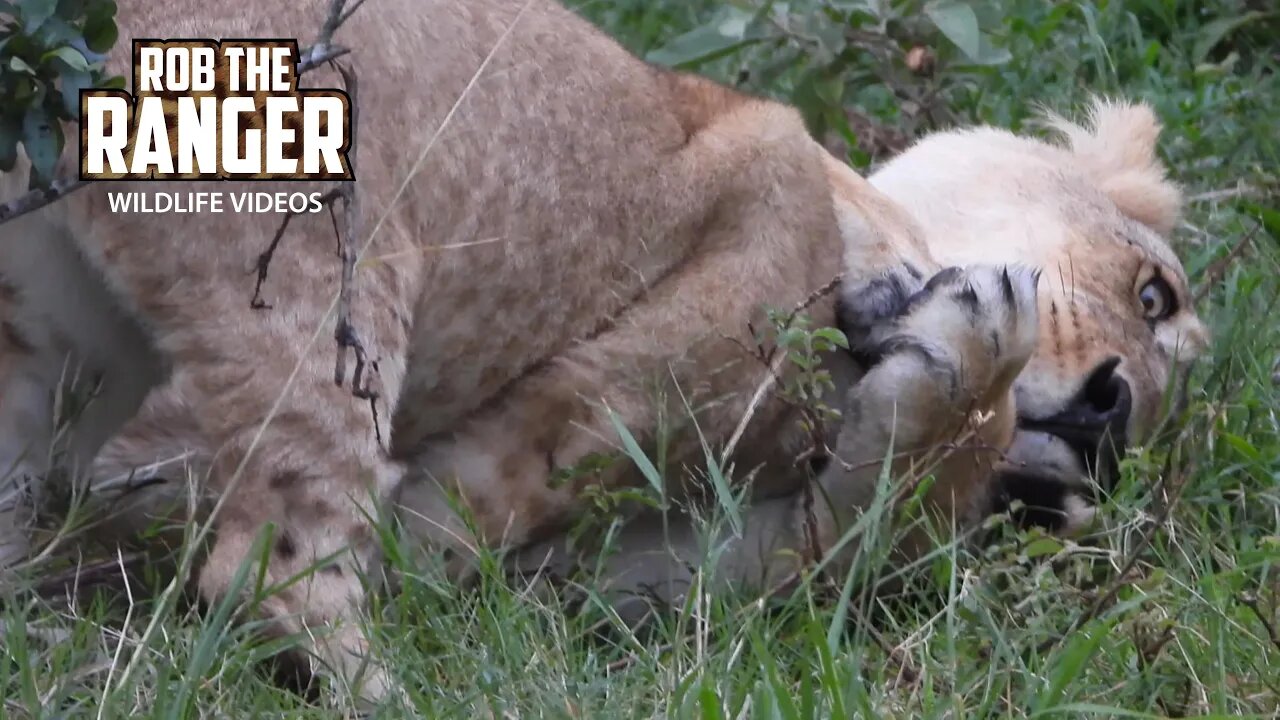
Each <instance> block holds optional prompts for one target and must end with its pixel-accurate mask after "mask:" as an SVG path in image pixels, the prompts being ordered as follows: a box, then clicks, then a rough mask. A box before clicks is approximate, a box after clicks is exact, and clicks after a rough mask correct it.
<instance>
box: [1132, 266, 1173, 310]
mask: <svg viewBox="0 0 1280 720" xmlns="http://www.w3.org/2000/svg"><path fill="white" fill-rule="evenodd" d="M1138 300H1140V301H1141V302H1142V314H1143V316H1144V317H1146V318H1147V319H1148V320H1163V319H1164V318H1167V317H1169V316H1170V315H1172V314H1173V310H1174V302H1175V300H1174V297H1173V288H1171V287H1169V283H1167V282H1165V281H1164V278H1162V277H1158V276H1157V277H1154V278H1151V280H1150V281H1148V282H1147V284H1146V285H1143V286H1142V289H1141V290H1139V291H1138Z"/></svg>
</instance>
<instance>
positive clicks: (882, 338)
mask: <svg viewBox="0 0 1280 720" xmlns="http://www.w3.org/2000/svg"><path fill="white" fill-rule="evenodd" d="M915 276H916V273H915V271H914V268H911V267H910V266H902V268H901V269H900V270H897V271H894V272H891V273H887V274H886V275H885V276H884V277H882V278H877V279H876V280H874V281H872V282H871V283H868V284H867V285H865V286H863V287H862V288H861V289H859V290H857V291H854V292H850V293H846V294H845V295H844V297H843V298H842V302H841V313H842V314H841V324H842V327H843V328H845V332H846V335H850V347H851V348H852V349H853V350H854V352H855V353H858V354H860V355H861V356H862V357H863V358H864V359H866V360H867V361H868V364H871V365H874V364H877V363H879V362H881V361H883V360H884V359H885V358H886V357H888V356H891V355H897V354H901V353H904V352H909V353H912V354H914V355H916V356H917V357H918V358H919V359H920V360H921V361H923V367H925V368H927V370H928V371H929V374H930V375H931V376H932V377H945V378H947V379H948V381H949V383H948V384H949V386H950V392H949V393H948V394H949V395H950V399H952V400H955V401H957V402H961V401H972V400H974V399H989V396H990V395H991V394H992V393H993V392H1000V391H1004V390H1007V389H1008V388H1009V387H1010V385H1011V384H1012V382H1013V379H1014V378H1015V377H1017V375H1018V373H1019V372H1021V371H1022V368H1023V367H1024V366H1025V365H1026V363H1027V361H1028V360H1029V359H1030V357H1031V354H1032V353H1033V352H1034V350H1035V347H1036V341H1037V337H1038V332H1039V314H1038V308H1037V302H1036V287H1037V285H1038V283H1039V278H1040V272H1039V271H1038V270H1035V269H1033V268H1029V267H1023V266H993V265H976V266H971V267H966V268H959V267H950V268H946V269H944V270H942V271H940V272H938V273H937V274H935V275H934V276H933V277H931V278H929V280H928V281H927V282H924V283H922V284H919V287H918V288H916V289H913V288H912V284H911V283H912V281H913V280H914V278H915ZM851 333H852V334H851Z"/></svg>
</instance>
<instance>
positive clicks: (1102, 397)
mask: <svg viewBox="0 0 1280 720" xmlns="http://www.w3.org/2000/svg"><path fill="white" fill-rule="evenodd" d="M1119 366H1120V358H1118V357H1115V356H1112V357H1109V358H1107V359H1106V360H1104V361H1102V363H1101V364H1099V365H1098V366H1097V367H1096V368H1094V369H1093V372H1091V373H1089V378H1088V379H1087V380H1085V381H1084V387H1083V388H1081V390H1080V393H1079V395H1077V396H1076V399H1075V401H1074V402H1072V403H1071V405H1069V406H1068V407H1067V410H1068V411H1069V412H1074V413H1075V414H1076V417H1077V420H1078V422H1079V423H1080V424H1081V425H1086V426H1101V427H1114V428H1117V429H1119V430H1121V431H1123V430H1124V428H1125V427H1126V425H1127V424H1128V422H1129V413H1130V411H1132V410H1133V396H1132V395H1131V394H1130V391H1129V382H1128V381H1127V380H1125V379H1124V378H1123V377H1121V376H1120V375H1118V374H1117V373H1116V368H1117V367H1119Z"/></svg>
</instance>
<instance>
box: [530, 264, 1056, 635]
mask: <svg viewBox="0 0 1280 720" xmlns="http://www.w3.org/2000/svg"><path fill="white" fill-rule="evenodd" d="M1037 279H1038V273H1036V272H1034V271H1031V270H1026V269H1006V268H988V267H981V268H973V269H969V270H965V271H960V270H956V269H952V270H947V271H943V272H942V273H939V274H938V275H936V276H935V277H934V278H933V279H932V280H931V281H930V282H929V283H928V284H927V285H926V286H925V288H924V289H923V290H922V291H920V292H919V293H917V294H916V295H915V296H914V297H912V298H911V301H910V303H908V304H907V306H906V307H904V308H900V309H901V310H902V313H901V314H900V315H899V316H898V317H897V318H896V319H895V320H894V321H893V322H892V326H893V327H892V328H890V329H888V330H886V331H885V332H884V333H883V335H882V339H881V341H880V343H879V345H878V347H877V354H878V357H877V359H876V361H875V363H874V364H873V365H872V367H871V368H870V370H869V371H868V372H867V374H866V375H865V376H864V377H863V378H862V379H861V380H860V381H859V382H858V383H857V384H856V385H854V386H853V387H852V388H850V390H849V392H848V396H847V398H846V402H845V410H844V418H843V428H842V429H841V432H840V436H839V440H838V444H837V448H838V449H837V455H838V458H837V459H834V460H833V461H832V462H831V463H830V464H829V465H828V468H827V469H826V470H825V471H824V472H823V474H822V475H821V476H820V477H819V478H818V480H817V481H816V483H815V485H816V487H814V488H813V492H812V493H811V494H806V493H795V494H793V495H791V496H789V497H782V498H772V499H768V500H765V501H763V502H756V503H753V504H752V505H751V506H750V507H749V508H748V509H747V510H746V512H745V513H744V515H743V528H742V531H741V533H739V534H733V533H731V532H730V531H729V530H728V529H726V528H723V527H722V528H720V529H719V535H718V536H717V537H714V538H710V542H708V539H707V538H703V537H702V536H701V534H700V532H699V531H698V530H697V528H696V527H695V524H694V523H693V522H692V520H691V519H690V518H689V517H688V516H686V515H681V514H672V515H669V516H668V517H666V518H663V517H661V516H660V515H658V514H657V513H649V514H647V515H645V516H643V517H641V518H637V519H636V520H633V521H632V522H630V523H629V524H628V525H627V526H625V527H624V528H623V530H622V531H621V533H620V534H619V535H618V536H617V538H616V542H615V547H616V549H615V550H614V552H612V553H611V554H609V555H607V556H606V557H605V558H604V560H603V563H602V565H603V570H602V576H601V577H600V578H599V581H600V582H601V587H602V588H603V590H602V591H603V592H605V593H607V594H609V595H610V597H611V598H613V601H614V607H615V609H616V610H617V611H618V612H619V614H620V615H621V616H622V617H623V618H624V620H628V621H632V620H635V619H638V618H639V617H641V616H642V614H643V612H645V611H647V609H648V608H649V606H650V603H651V602H652V601H653V600H655V599H656V600H657V601H659V602H660V603H672V602H675V601H678V599H679V598H680V596H681V595H682V594H683V593H684V592H685V591H686V590H687V589H688V588H689V587H691V585H692V584H693V583H694V582H695V581H696V580H697V579H698V578H697V576H696V574H697V572H698V571H699V569H701V568H705V567H707V566H708V564H707V561H708V560H710V565H711V567H712V569H713V571H714V573H715V577H714V578H710V579H709V580H710V581H711V582H715V583H732V584H735V585H745V586H748V587H751V588H755V589H760V590H769V589H772V588H775V587H777V586H779V585H780V584H782V583H783V582H785V581H786V580H787V579H789V578H791V577H794V575H795V573H796V572H797V571H799V570H800V569H801V568H802V567H804V566H805V565H807V564H809V563H811V562H812V561H814V560H816V559H818V558H819V557H823V556H825V555H826V554H828V553H830V552H832V551H833V550H838V552H837V553H836V557H834V558H832V559H831V560H830V561H829V564H828V570H829V571H830V572H832V573H833V574H835V575H837V576H839V575H840V574H842V572H843V571H845V570H847V569H848V563H849V562H850V561H851V560H852V558H853V553H854V551H855V549H856V547H857V545H856V543H848V544H846V545H845V546H844V547H843V548H838V547H837V546H838V544H839V543H840V542H841V540H842V536H843V535H844V533H845V532H846V531H847V530H848V529H849V528H850V527H851V526H852V525H853V523H855V522H856V521H857V519H858V518H859V517H860V515H861V514H862V513H863V512H865V511H866V510H867V509H868V508H869V507H871V505H872V503H873V502H874V501H875V500H876V497H877V492H878V490H879V478H880V476H881V468H882V467H883V464H884V463H885V461H886V459H890V466H891V473H892V475H893V477H895V478H898V479H897V480H896V481H895V482H896V483H897V484H898V485H899V486H898V487H896V488H894V490H895V492H894V494H899V493H900V491H904V490H908V489H909V483H910V481H911V476H912V475H915V474H918V473H919V472H920V471H921V469H927V470H928V471H929V472H932V473H933V474H935V475H936V477H937V482H936V483H935V484H934V485H933V487H932V488H931V489H930V491H929V493H928V495H927V496H926V504H927V505H928V506H929V507H930V508H931V510H932V511H933V512H934V513H935V514H936V515H942V516H944V518H943V519H945V516H947V515H964V514H965V513H967V512H968V511H969V510H970V509H972V508H973V507H974V506H976V505H977V503H978V501H979V499H980V498H983V497H985V492H986V490H985V482H986V478H988V477H989V476H990V467H991V465H992V463H993V462H994V461H995V460H996V459H997V455H998V453H997V451H998V450H999V449H1000V448H1001V447H1003V445H1005V444H1007V443H1008V441H1009V439H1010V438H1011V436H1012V431H1013V423H1014V420H1015V417H1014V408H1013V404H1012V398H1011V393H1010V388H1011V384H1012V381H1013V379H1014V378H1015V377H1016V376H1017V374H1018V372H1019V371H1020V370H1021V368H1022V367H1023V365H1025V363H1026V361H1027V359H1028V358H1029V357H1030V354H1031V352H1032V350H1033V348H1034V346H1035V341H1036V332H1037V331H1036V327H1037V309H1036V299H1035V286H1036V282H1037ZM975 415H984V416H983V417H981V420H980V421H979V422H977V423H976V427H973V425H974V424H975V423H974V416H975ZM947 445H951V446H953V447H950V448H945V449H946V450H949V451H950V452H943V453H939V452H937V451H938V450H939V449H940V448H944V446H947ZM939 461H940V462H939ZM904 478H905V480H906V483H905V484H904ZM964 519H968V518H964ZM926 539H927V538H925V537H922V536H918V535H908V537H907V539H906V546H899V548H898V549H899V550H900V551H904V552H907V553H912V552H914V551H916V550H917V549H918V546H919V545H921V544H922V543H923V542H924V541H925V540H926ZM709 553H710V554H709ZM575 562H577V560H576V559H575V558H573V557H571V556H570V555H569V554H567V553H566V552H564V550H563V548H562V547H561V543H559V542H556V541H548V542H543V543H540V544H537V545H533V546H530V547H528V548H525V549H524V550H523V551H522V552H521V553H519V555H518V556H517V557H516V558H515V561H514V566H515V568H516V570H517V571H518V572H520V573H522V574H526V575H535V574H536V575H538V576H542V577H545V576H551V577H555V576H558V575H563V574H569V573H571V572H572V571H573V570H574V569H575V567H577V566H576V565H575ZM596 562H597V563H599V560H598V559H597V560H596ZM597 567H599V565H597Z"/></svg>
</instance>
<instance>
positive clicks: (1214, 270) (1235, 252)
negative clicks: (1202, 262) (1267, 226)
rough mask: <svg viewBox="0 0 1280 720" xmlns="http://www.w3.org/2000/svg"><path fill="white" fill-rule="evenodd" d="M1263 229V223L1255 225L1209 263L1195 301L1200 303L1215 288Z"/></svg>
mask: <svg viewBox="0 0 1280 720" xmlns="http://www.w3.org/2000/svg"><path fill="white" fill-rule="evenodd" d="M1261 229H1262V223H1258V224H1256V225H1254V226H1253V229H1252V230H1250V231H1249V232H1247V233H1245V234H1244V236H1243V237H1241V238H1240V239H1239V240H1237V241H1236V244H1235V245H1232V246H1231V250H1230V251H1229V252H1228V253H1227V254H1226V255H1223V256H1222V257H1220V258H1218V259H1217V260H1214V261H1213V262H1212V263H1210V264H1209V267H1207V268H1205V271H1204V279H1203V280H1201V281H1200V289H1199V290H1197V291H1196V294H1195V297H1194V299H1193V302H1195V303H1196V304H1199V303H1200V301H1201V300H1204V298H1205V296H1207V295H1208V294H1209V291H1210V290H1212V289H1213V286H1214V285H1217V284H1218V281H1219V280H1221V279H1222V277H1223V276H1224V275H1226V274H1227V270H1228V269H1229V268H1230V267H1231V264H1232V263H1234V262H1235V261H1236V260H1237V259H1238V258H1239V257H1240V256H1241V254H1243V253H1244V250H1245V248H1246V247H1248V246H1249V245H1250V244H1251V243H1252V242H1253V237H1254V236H1255V235H1257V234H1258V231H1259V230H1261Z"/></svg>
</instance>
